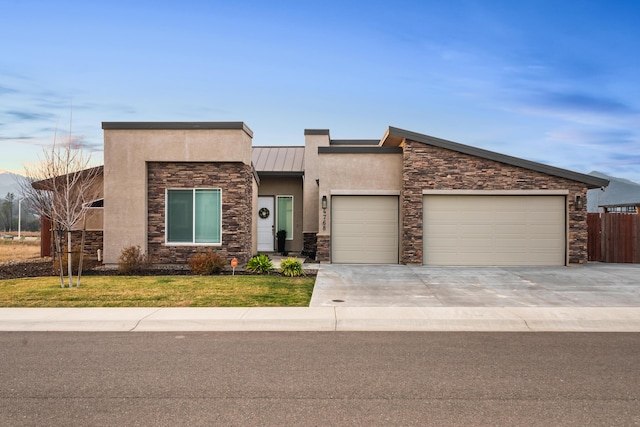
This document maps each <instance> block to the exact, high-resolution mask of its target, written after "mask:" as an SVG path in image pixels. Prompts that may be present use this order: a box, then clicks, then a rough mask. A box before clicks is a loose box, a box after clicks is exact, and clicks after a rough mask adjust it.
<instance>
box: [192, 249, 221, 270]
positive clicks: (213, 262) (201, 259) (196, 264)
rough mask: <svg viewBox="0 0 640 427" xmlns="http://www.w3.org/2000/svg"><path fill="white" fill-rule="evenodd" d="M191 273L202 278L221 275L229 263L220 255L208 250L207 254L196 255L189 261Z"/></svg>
mask: <svg viewBox="0 0 640 427" xmlns="http://www.w3.org/2000/svg"><path fill="white" fill-rule="evenodd" d="M187 262H188V263H189V267H191V271H193V272H194V273H196V274H199V275H201V276H209V275H211V274H218V273H220V272H221V271H222V270H223V269H224V268H225V267H226V266H227V264H228V263H227V261H225V260H224V258H222V257H221V256H220V255H218V254H216V253H215V252H213V251H212V250H211V249H208V250H207V251H206V252H203V253H199V254H196V255H194V256H192V257H191V258H189V259H188V260H187Z"/></svg>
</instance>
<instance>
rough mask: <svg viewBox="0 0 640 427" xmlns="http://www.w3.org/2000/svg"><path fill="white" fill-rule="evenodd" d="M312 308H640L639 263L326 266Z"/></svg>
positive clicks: (312, 299)
mask: <svg viewBox="0 0 640 427" xmlns="http://www.w3.org/2000/svg"><path fill="white" fill-rule="evenodd" d="M310 306H311V307H327V306H335V307H640V265H637V264H598V263H593V264H591V263H590V264H587V265H584V266H575V267H573V266H572V267H428V266H405V265H345V264H323V265H321V266H320V268H319V271H318V276H317V279H316V284H315V288H314V290H313V296H312V298H311V303H310Z"/></svg>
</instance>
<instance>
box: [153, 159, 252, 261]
mask: <svg viewBox="0 0 640 427" xmlns="http://www.w3.org/2000/svg"><path fill="white" fill-rule="evenodd" d="M252 179H253V175H252V172H251V166H249V165H245V164H244V163H239V162H238V163H218V162H207V163H196V162H175V163H174V162H171V163H165V162H149V163H147V194H148V212H147V214H148V219H147V223H148V224H147V242H148V248H147V250H148V255H149V256H150V257H151V260H152V262H153V263H154V264H185V263H186V262H187V260H188V259H189V258H190V257H191V256H193V255H194V254H196V253H198V252H203V251H205V250H207V249H212V250H213V251H214V252H215V253H217V254H218V255H220V256H221V257H223V258H225V259H229V260H231V259H232V258H233V257H236V258H237V259H238V262H239V263H240V264H243V263H246V262H247V261H248V260H249V258H250V257H251V255H252V249H251V239H252V236H251V229H252V227H251V224H252V218H253V209H252V205H251V203H252V200H253V197H252V193H253V188H252ZM167 188H221V189H222V245H221V246H208V245H182V246H181V245H167V244H166V243H165V190H166V189H167Z"/></svg>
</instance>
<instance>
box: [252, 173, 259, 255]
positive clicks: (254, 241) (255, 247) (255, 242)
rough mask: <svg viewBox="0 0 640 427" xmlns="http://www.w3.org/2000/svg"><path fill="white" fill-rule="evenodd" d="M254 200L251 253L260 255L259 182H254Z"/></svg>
mask: <svg viewBox="0 0 640 427" xmlns="http://www.w3.org/2000/svg"><path fill="white" fill-rule="evenodd" d="M252 194H253V196H252V197H253V200H252V204H251V206H253V213H252V215H253V216H252V221H251V253H252V254H257V253H258V182H257V181H256V180H255V179H254V180H253V192H252Z"/></svg>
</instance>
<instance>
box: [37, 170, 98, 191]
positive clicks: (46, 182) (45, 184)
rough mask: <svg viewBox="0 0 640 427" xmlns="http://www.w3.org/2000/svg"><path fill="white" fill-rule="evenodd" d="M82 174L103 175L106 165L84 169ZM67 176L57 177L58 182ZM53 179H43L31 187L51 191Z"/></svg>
mask: <svg viewBox="0 0 640 427" xmlns="http://www.w3.org/2000/svg"><path fill="white" fill-rule="evenodd" d="M80 173H81V174H85V175H88V174H91V175H102V174H103V173H104V165H100V166H95V167H92V168H88V169H83V170H81V171H80ZM65 176H67V175H60V176H58V177H56V180H62V179H63V178H64V177H65ZM51 181H52V180H51V179H43V180H40V181H34V182H32V183H31V186H32V187H33V188H35V189H36V190H49V189H51V185H52V182H51Z"/></svg>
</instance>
